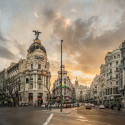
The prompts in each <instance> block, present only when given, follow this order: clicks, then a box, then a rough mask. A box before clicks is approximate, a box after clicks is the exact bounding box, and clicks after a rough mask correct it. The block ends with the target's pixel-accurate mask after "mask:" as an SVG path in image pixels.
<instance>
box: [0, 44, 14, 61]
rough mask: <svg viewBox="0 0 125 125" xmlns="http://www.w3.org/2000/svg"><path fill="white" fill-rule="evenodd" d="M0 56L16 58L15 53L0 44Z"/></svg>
mask: <svg viewBox="0 0 125 125" xmlns="http://www.w3.org/2000/svg"><path fill="white" fill-rule="evenodd" d="M0 57H2V58H6V59H9V60H13V59H14V60H15V59H16V57H15V55H14V54H13V53H12V52H11V51H10V50H8V49H7V48H5V47H2V46H0Z"/></svg>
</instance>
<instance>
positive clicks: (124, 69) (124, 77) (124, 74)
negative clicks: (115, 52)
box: [118, 41, 125, 107]
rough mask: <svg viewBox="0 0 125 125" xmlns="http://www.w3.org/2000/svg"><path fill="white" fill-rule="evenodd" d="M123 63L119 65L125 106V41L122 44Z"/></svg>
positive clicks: (120, 88)
mask: <svg viewBox="0 0 125 125" xmlns="http://www.w3.org/2000/svg"><path fill="white" fill-rule="evenodd" d="M120 50H121V63H120V65H119V79H118V82H119V92H120V94H121V103H122V105H123V106H124V107H125V41H124V42H123V43H122V45H121V49H120Z"/></svg>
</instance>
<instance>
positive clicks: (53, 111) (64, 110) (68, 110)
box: [44, 108, 76, 114]
mask: <svg viewBox="0 0 125 125" xmlns="http://www.w3.org/2000/svg"><path fill="white" fill-rule="evenodd" d="M75 109H76V108H63V109H62V112H60V108H59V109H51V111H50V110H46V111H49V112H51V113H61V114H69V113H70V112H72V111H74V110H75ZM44 111H45V110H44Z"/></svg>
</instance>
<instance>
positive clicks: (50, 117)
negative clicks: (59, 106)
mask: <svg viewBox="0 0 125 125" xmlns="http://www.w3.org/2000/svg"><path fill="white" fill-rule="evenodd" d="M52 117H53V114H51V115H50V116H49V117H48V119H47V120H46V121H45V122H44V123H43V125H48V124H49V122H50V120H51V119H52Z"/></svg>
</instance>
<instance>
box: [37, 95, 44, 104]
mask: <svg viewBox="0 0 125 125" xmlns="http://www.w3.org/2000/svg"><path fill="white" fill-rule="evenodd" d="M42 97H43V93H38V106H41V105H42V104H43V99H42Z"/></svg>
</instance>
